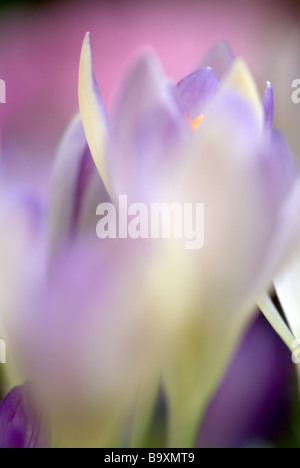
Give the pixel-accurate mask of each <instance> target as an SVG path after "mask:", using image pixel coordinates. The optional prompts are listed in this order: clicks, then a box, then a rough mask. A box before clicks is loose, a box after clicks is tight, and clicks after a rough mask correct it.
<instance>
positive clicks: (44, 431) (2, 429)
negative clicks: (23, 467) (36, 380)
mask: <svg viewBox="0 0 300 468" xmlns="http://www.w3.org/2000/svg"><path fill="white" fill-rule="evenodd" d="M47 447H48V448H49V447H50V434H49V429H48V427H46V425H45V421H44V420H43V418H42V414H41V410H40V408H38V406H37V404H36V401H35V399H34V396H33V393H32V391H31V389H30V386H29V384H25V385H23V386H22V387H15V388H14V389H13V390H11V392H10V393H9V394H8V395H7V396H6V397H5V398H4V400H3V401H2V403H1V405H0V448H47Z"/></svg>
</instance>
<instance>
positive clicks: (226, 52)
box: [199, 40, 235, 79]
mask: <svg viewBox="0 0 300 468" xmlns="http://www.w3.org/2000/svg"><path fill="white" fill-rule="evenodd" d="M234 58H235V56H234V53H233V52H232V50H231V48H230V46H229V44H228V42H227V41H225V40H222V41H219V42H217V43H216V44H215V45H214V46H213V47H212V48H211V50H210V51H209V52H208V54H207V55H206V57H205V58H204V60H202V62H201V65H200V67H199V68H201V67H211V68H212V69H213V71H214V72H215V74H216V75H217V77H218V78H219V79H222V78H223V76H225V75H226V73H228V72H229V70H230V68H231V66H232V64H233V61H234Z"/></svg>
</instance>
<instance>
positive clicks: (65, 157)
mask: <svg viewBox="0 0 300 468" xmlns="http://www.w3.org/2000/svg"><path fill="white" fill-rule="evenodd" d="M96 173H97V170H96V167H95V164H94V161H93V159H92V157H91V153H90V150H89V148H88V145H87V142H86V138H85V134H84V130H83V126H82V123H81V119H80V116H79V114H78V115H76V116H75V117H74V118H73V120H72V121H71V123H70V125H69V127H68V129H67V131H66V133H65V135H64V137H63V138H62V141H61V143H60V145H59V148H58V151H57V155H56V162H55V165H54V169H53V175H52V194H51V205H50V226H49V230H50V232H49V237H50V249H51V250H53V249H55V247H56V246H57V245H58V244H60V243H61V242H62V241H64V240H65V238H66V237H68V236H69V235H70V234H72V233H74V232H75V231H76V228H77V224H78V219H79V217H80V213H81V203H82V200H83V197H84V194H85V190H86V189H87V187H88V184H89V181H90V179H91V177H92V175H93V174H96ZM99 187H100V188H103V193H105V189H104V186H103V182H102V180H101V179H99ZM101 201H102V200H101V199H99V200H98V203H100V202H101Z"/></svg>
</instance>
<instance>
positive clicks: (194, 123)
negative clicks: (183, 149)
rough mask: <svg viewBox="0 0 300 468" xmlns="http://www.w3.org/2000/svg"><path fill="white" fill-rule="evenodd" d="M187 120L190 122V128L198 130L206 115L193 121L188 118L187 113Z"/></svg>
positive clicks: (186, 114)
mask: <svg viewBox="0 0 300 468" xmlns="http://www.w3.org/2000/svg"><path fill="white" fill-rule="evenodd" d="M184 115H185V117H186V120H187V121H188V123H189V125H190V127H191V129H192V130H197V128H198V126H199V124H200V123H201V122H202V120H203V119H204V114H201V115H199V116H198V117H196V118H195V119H194V120H192V119H191V117H188V113H187V112H186V113H185V114H184Z"/></svg>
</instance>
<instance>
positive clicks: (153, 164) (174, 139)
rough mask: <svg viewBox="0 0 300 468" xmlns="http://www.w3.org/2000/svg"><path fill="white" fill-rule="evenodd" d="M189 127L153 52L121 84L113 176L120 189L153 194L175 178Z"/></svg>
mask: <svg viewBox="0 0 300 468" xmlns="http://www.w3.org/2000/svg"><path fill="white" fill-rule="evenodd" d="M188 131H189V129H188V128H187V125H186V122H185V119H184V116H183V115H182V114H181V113H180V112H179V109H178V106H177V103H176V101H175V98H174V95H173V88H171V86H170V85H169V83H168V82H167V81H166V79H165V77H164V75H163V73H162V71H161V70H160V67H159V65H158V64H157V62H156V60H155V59H154V58H153V57H152V56H151V55H150V54H147V55H146V54H144V55H143V56H141V57H140V58H139V59H138V60H137V61H136V62H135V63H134V65H133V66H132V68H131V70H130V71H129V74H128V75H127V77H126V79H125V80H124V82H123V85H122V87H121V91H120V95H119V99H118V103H117V106H116V112H115V113H114V121H113V125H112V131H111V138H110V142H111V147H110V152H109V162H110V175H111V179H112V183H113V184H114V187H113V188H114V193H116V194H127V195H128V196H129V195H130V194H132V196H133V197H140V198H138V199H139V200H142V199H144V198H147V197H150V196H151V197H153V187H155V186H157V185H158V184H159V179H160V178H161V179H162V180H165V178H166V177H167V176H170V174H171V172H172V170H173V169H174V167H175V165H176V160H177V159H176V158H177V156H178V157H179V155H180V149H181V148H182V144H183V141H184V137H185V135H186V133H187V132H188Z"/></svg>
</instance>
